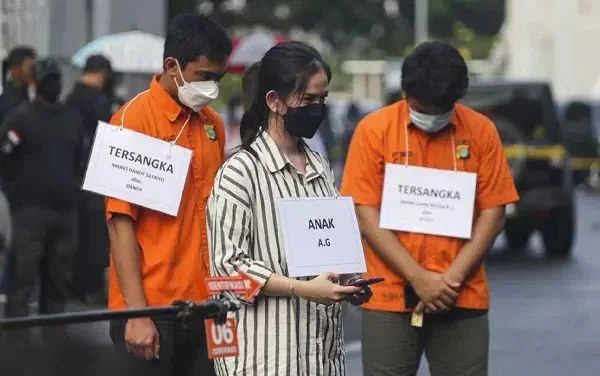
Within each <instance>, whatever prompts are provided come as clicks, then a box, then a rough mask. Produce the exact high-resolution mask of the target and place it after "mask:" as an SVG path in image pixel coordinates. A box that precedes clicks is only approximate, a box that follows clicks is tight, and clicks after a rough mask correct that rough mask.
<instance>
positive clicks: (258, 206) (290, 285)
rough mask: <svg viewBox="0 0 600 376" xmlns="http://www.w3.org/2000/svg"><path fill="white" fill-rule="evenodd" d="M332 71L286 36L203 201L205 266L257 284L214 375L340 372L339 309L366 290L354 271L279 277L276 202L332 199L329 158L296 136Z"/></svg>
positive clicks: (320, 105)
mask: <svg viewBox="0 0 600 376" xmlns="http://www.w3.org/2000/svg"><path fill="white" fill-rule="evenodd" d="M330 78H331V70H330V69H329V67H328V66H327V64H326V63H325V62H324V61H323V60H322V59H321V56H320V55H319V53H318V52H317V51H316V50H315V49H314V48H312V47H309V46H307V45H305V44H303V43H299V42H287V43H283V44H280V45H278V46H275V47H273V48H272V49H271V50H269V51H268V52H267V53H266V54H265V56H264V57H263V59H262V61H261V65H260V69H259V72H258V82H257V83H258V85H257V88H256V92H255V95H254V100H253V103H252V105H251V107H250V109H248V111H247V112H246V113H245V114H244V117H243V119H242V123H241V129H240V132H241V139H242V146H241V150H240V151H239V152H237V153H236V154H234V155H233V156H232V157H231V158H229V159H228V160H227V161H226V162H225V164H224V165H223V166H222V167H221V169H220V170H219V172H218V174H217V177H216V179H215V185H214V188H213V192H212V194H211V196H210V198H209V202H208V211H207V215H208V227H209V236H210V249H211V270H212V272H213V274H214V275H218V276H227V275H235V274H236V273H237V270H242V271H244V272H245V273H246V274H248V275H250V276H251V277H253V278H255V279H256V280H257V281H259V282H260V283H261V285H262V289H261V293H260V294H259V296H258V297H257V298H256V299H255V301H254V302H253V303H252V304H249V305H244V306H243V307H242V309H241V310H240V311H239V312H237V313H236V316H237V317H236V318H237V321H238V339H239V348H240V353H239V356H237V357H233V358H223V359H219V360H217V361H216V363H215V368H216V371H217V374H219V375H220V376H225V375H248V376H259V375H260V376H263V375H264V376H269V375H273V376H275V375H277V376H286V375H290V376H296V375H298V376H300V375H344V374H345V356H344V344H343V329H342V307H341V304H340V302H341V301H342V300H345V299H349V300H351V301H352V302H353V303H354V304H361V303H363V302H364V301H366V300H368V299H369V297H370V290H369V289H368V288H363V289H362V290H361V288H358V287H354V286H348V285H344V283H345V284H347V279H349V278H350V277H355V276H338V275H336V274H334V273H326V274H322V275H320V276H318V277H316V278H312V279H310V278H301V279H292V278H288V277H287V262H286V257H285V251H284V249H283V240H282V238H281V232H280V230H279V229H280V227H281V226H280V223H279V218H278V215H277V208H276V202H277V200H278V199H279V198H287V197H296V198H302V197H332V196H336V195H337V190H336V188H335V186H334V179H333V174H332V172H331V169H330V167H329V163H328V162H327V160H326V159H325V158H324V157H322V156H321V155H319V154H317V153H315V152H314V151H312V150H311V149H310V148H308V147H307V146H306V144H305V143H304V142H303V141H302V139H301V138H302V137H307V138H310V137H312V136H313V135H314V134H315V132H316V130H317V129H318V127H319V125H320V124H321V121H322V120H323V116H324V114H325V104H324V101H325V98H326V97H327V93H328V90H329V80H330Z"/></svg>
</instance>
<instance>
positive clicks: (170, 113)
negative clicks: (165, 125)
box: [150, 75, 189, 123]
mask: <svg viewBox="0 0 600 376" xmlns="http://www.w3.org/2000/svg"><path fill="white" fill-rule="evenodd" d="M159 80H160V75H156V76H154V77H153V78H152V82H151V83H150V95H151V96H152V98H153V99H154V100H155V101H156V102H158V105H159V106H160V108H162V109H163V110H164V111H165V115H166V116H167V118H168V119H169V121H170V122H171V123H173V122H175V120H177V118H178V117H179V115H180V114H181V113H182V112H186V115H187V111H189V110H187V109H185V108H183V107H181V106H180V105H179V103H177V101H175V99H173V97H171V96H170V95H169V93H167V91H166V90H165V89H164V88H163V87H162V86H161V85H160V83H159Z"/></svg>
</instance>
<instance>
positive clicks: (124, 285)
mask: <svg viewBox="0 0 600 376" xmlns="http://www.w3.org/2000/svg"><path fill="white" fill-rule="evenodd" d="M231 49H232V43H231V39H230V38H229V37H228V36H227V33H226V32H225V30H223V28H222V27H221V26H219V25H218V24H217V23H215V22H214V21H212V20H210V19H209V18H207V17H205V16H201V15H197V14H193V13H189V14H181V15H178V16H176V17H175V18H173V19H172V20H171V22H170V24H169V27H168V30H167V35H166V38H165V44H164V55H163V70H164V71H163V73H162V74H159V75H157V76H155V77H153V78H152V80H151V82H150V88H149V89H148V90H146V91H144V92H142V93H140V94H138V95H137V96H136V97H134V99H132V100H131V101H130V102H129V103H127V104H126V105H125V106H124V107H123V108H122V109H120V110H119V111H117V112H116V113H115V115H113V118H112V119H111V123H112V124H115V125H123V126H124V127H126V128H128V129H131V130H134V131H136V132H139V133H143V134H145V135H148V136H150V137H154V138H159V139H162V140H168V141H170V142H173V143H175V144H177V145H179V146H181V147H184V148H187V149H190V150H191V151H192V160H191V163H190V166H189V171H188V175H187V179H186V181H185V185H184V187H183V193H182V196H181V201H180V204H179V212H178V214H177V216H176V217H173V216H171V215H167V214H164V213H161V212H158V211H156V210H151V209H147V208H144V207H140V206H138V205H134V204H131V203H129V202H126V201H123V200H119V199H116V198H112V197H107V198H106V219H107V221H108V229H109V238H110V268H109V269H110V272H109V299H108V307H109V309H111V310H113V309H125V308H144V307H155V306H165V305H172V304H173V303H174V302H175V301H177V300H182V301H193V302H196V303H199V302H202V301H205V300H207V299H208V298H209V295H208V292H207V291H206V285H205V281H204V279H205V277H208V276H209V275H210V271H209V270H210V269H209V255H208V239H207V234H206V214H205V213H206V211H205V210H206V209H205V208H206V203H207V200H208V196H209V194H210V191H211V189H212V184H213V181H214V178H215V175H216V173H217V170H218V169H219V167H220V166H221V164H222V163H223V159H224V148H225V129H224V126H223V120H222V119H221V117H220V116H219V114H218V113H217V112H216V111H215V110H214V109H212V108H211V107H210V106H209V105H210V103H212V101H214V100H215V99H217V97H218V94H219V83H220V81H221V79H222V78H223V77H224V75H225V74H226V72H227V60H228V58H229V54H231ZM191 321H194V320H191ZM189 324H190V325H187V327H184V326H183V325H182V323H181V320H180V318H179V317H177V315H168V316H161V317H157V318H154V319H152V318H148V317H144V318H135V319H129V320H115V321H112V322H111V323H110V336H111V339H112V341H113V343H114V344H115V346H116V348H117V350H118V351H117V355H118V357H119V362H120V365H121V367H122V369H123V370H124V372H128V373H129V374H131V375H145V376H147V375H211V374H213V373H214V365H213V362H212V361H211V360H210V359H209V358H208V352H207V345H206V334H205V327H204V322H203V321H202V320H200V321H199V322H198V323H197V324H198V325H196V323H194V322H190V323H189Z"/></svg>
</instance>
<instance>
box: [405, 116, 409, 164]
mask: <svg viewBox="0 0 600 376" xmlns="http://www.w3.org/2000/svg"><path fill="white" fill-rule="evenodd" d="M408 153H409V148H408V121H407V122H405V123H404V167H408Z"/></svg>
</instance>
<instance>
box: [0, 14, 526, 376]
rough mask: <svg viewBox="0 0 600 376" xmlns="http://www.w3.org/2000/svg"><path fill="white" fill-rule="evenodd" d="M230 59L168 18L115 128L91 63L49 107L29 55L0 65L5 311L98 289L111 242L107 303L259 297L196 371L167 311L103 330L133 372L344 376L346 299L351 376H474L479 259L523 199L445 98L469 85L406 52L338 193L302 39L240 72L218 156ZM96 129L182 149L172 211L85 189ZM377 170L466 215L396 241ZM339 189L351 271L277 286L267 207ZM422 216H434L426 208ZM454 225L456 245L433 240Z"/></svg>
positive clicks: (432, 60) (480, 350)
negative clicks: (186, 155) (240, 286)
mask: <svg viewBox="0 0 600 376" xmlns="http://www.w3.org/2000/svg"><path fill="white" fill-rule="evenodd" d="M231 49H232V43H231V39H230V38H229V36H228V35H227V33H226V32H225V30H224V29H223V28H221V27H220V26H219V25H218V24H217V23H215V22H214V21H212V20H211V19H209V18H207V17H205V16H200V15H196V14H184V15H180V16H177V17H175V18H174V19H173V20H172V21H171V23H170V24H169V27H168V30H167V34H166V39H165V48H164V58H163V67H164V71H163V72H162V73H161V74H158V75H156V76H155V77H153V78H152V79H151V82H150V85H149V89H148V90H146V91H144V92H142V93H140V94H138V95H137V96H135V97H134V98H133V99H132V100H131V101H129V102H128V103H127V104H126V105H125V106H123V107H122V108H121V109H119V110H118V111H117V112H116V113H115V114H114V115H113V116H112V117H111V116H110V112H109V111H108V105H107V104H108V102H109V100H108V99H107V98H106V97H104V92H105V91H104V89H105V88H104V86H105V85H106V84H107V82H110V79H108V78H109V77H110V74H111V69H110V66H109V65H108V64H107V62H106V61H105V60H103V59H101V58H100V57H93V58H90V59H89V60H88V64H87V66H86V68H85V69H84V74H83V76H82V77H81V79H80V82H79V83H78V84H77V86H76V87H75V89H74V91H73V93H72V95H71V96H70V97H69V99H68V100H67V101H66V103H65V104H64V105H63V104H61V103H60V102H59V100H58V98H59V93H60V87H61V85H60V73H59V70H58V69H57V68H56V65H55V64H54V63H53V62H52V61H51V60H48V59H45V60H40V61H36V58H35V54H34V53H33V52H32V51H31V50H25V49H24V50H18V51H17V52H15V56H16V57H12V60H11V58H9V67H10V73H11V81H9V86H8V87H7V89H5V90H6V91H5V93H6V95H7V97H6V98H5V99H0V101H1V102H2V104H1V105H0V108H4V107H9V104H11V105H12V107H13V108H14V109H12V110H9V111H8V112H7V114H6V115H5V116H4V120H3V126H2V132H1V134H2V135H4V137H5V142H4V144H3V147H2V153H3V154H2V158H3V160H2V167H3V169H4V168H5V166H6V169H7V172H6V178H5V180H4V187H5V190H6V192H7V196H8V198H9V202H10V205H11V210H12V211H13V223H14V227H13V228H14V234H13V242H12V246H11V255H12V258H11V259H10V261H9V264H8V268H9V272H8V276H9V278H8V310H7V313H8V315H9V316H11V317H15V316H22V315H26V314H27V304H26V303H27V299H28V295H30V294H31V293H32V291H33V287H34V283H35V280H36V278H38V277H41V278H42V279H43V281H44V282H43V283H42V285H41V286H42V293H41V299H42V301H43V303H42V304H41V305H40V310H41V311H43V312H59V311H61V310H62V309H63V308H64V299H65V297H66V295H67V293H66V291H67V290H68V289H69V286H70V285H72V284H73V283H75V284H76V285H79V286H81V287H82V290H81V291H80V292H79V293H80V294H83V293H86V292H88V291H93V290H95V288H96V287H97V286H95V284H94V283H93V282H89V281H85V280H86V279H87V278H90V277H93V276H95V275H96V273H97V272H98V270H95V267H96V266H98V265H102V264H103V262H97V261H98V260H100V261H102V260H104V259H105V258H107V250H108V248H110V257H109V264H110V266H109V271H110V272H109V278H108V284H109V299H108V307H109V309H113V310H114V309H124V308H143V307H151V306H160V305H169V304H171V303H172V302H173V301H176V300H191V301H196V302H200V301H203V300H206V299H208V298H209V294H208V292H207V290H206V286H205V284H204V278H206V277H208V276H232V275H236V274H237V273H238V272H243V273H245V274H246V275H248V276H249V277H250V278H252V279H254V280H255V281H256V282H257V283H258V284H259V285H260V291H259V294H258V296H257V297H256V298H255V299H254V300H253V301H247V302H246V303H247V304H245V305H243V306H242V308H241V310H240V311H239V312H237V313H236V314H235V317H236V319H237V322H238V326H237V337H238V341H239V350H238V352H239V353H238V355H237V356H233V357H226V358H220V359H217V360H216V361H213V360H211V359H209V357H208V355H207V345H206V333H205V327H204V325H198V326H194V325H191V326H189V325H188V326H186V327H182V326H181V325H180V324H179V320H178V318H177V317H176V316H164V317H161V318H154V319H153V318H133V319H127V320H117V321H113V322H111V323H110V335H111V338H112V340H113V342H114V344H115V346H116V349H117V353H118V355H119V356H120V362H121V367H122V369H124V370H126V371H127V372H129V374H132V375H138V374H139V375H142V374H143V375H200V374H202V375H210V374H216V375H219V376H225V375H253V376H258V375H309V374H310V375H344V374H345V351H344V345H343V330H342V320H343V316H342V307H343V304H344V303H345V302H349V303H351V304H354V305H358V306H362V307H363V308H364V310H363V312H364V314H363V326H364V328H363V329H364V330H363V336H362V341H363V344H362V349H363V350H362V351H363V367H364V374H365V375H368V376H371V375H415V374H416V372H417V370H418V368H419V362H420V359H421V355H422V354H423V353H425V354H426V356H427V358H428V360H429V365H430V370H431V373H432V375H434V376H440V375H454V376H483V375H487V373H488V348H489V325H488V316H487V311H488V308H489V296H488V287H487V280H486V276H485V272H484V269H483V259H484V255H485V253H486V252H487V250H488V249H489V248H490V247H491V245H492V243H493V241H494V239H495V237H496V236H497V235H498V233H499V232H500V231H501V229H502V223H503V216H504V206H505V205H506V204H509V203H512V202H515V201H517V200H518V199H519V197H518V194H517V192H516V189H515V186H514V183H513V180H512V177H511V174H510V171H509V168H508V165H507V162H506V159H505V158H504V154H503V152H502V145H501V142H500V138H499V137H498V133H497V131H496V128H495V127H494V125H493V123H491V121H489V120H488V119H487V118H485V117H484V116H483V115H481V114H478V113H476V112H475V111H473V110H471V109H469V108H467V107H465V106H462V105H460V104H458V103H457V102H458V100H459V99H461V98H462V97H463V96H464V95H465V92H466V89H467V87H468V72H467V66H466V63H465V61H464V60H463V58H462V57H461V56H460V54H459V53H458V51H457V50H456V49H454V48H453V47H452V46H450V45H448V44H445V43H441V42H428V43H425V44H422V45H420V46H418V47H417V48H416V49H415V50H414V51H413V52H412V53H411V54H410V55H409V56H408V57H407V58H406V59H405V62H404V64H403V68H402V88H403V98H402V99H400V100H398V101H397V102H395V103H393V104H391V105H390V106H387V107H384V108H382V109H380V110H378V111H375V112H374V113H372V114H370V115H368V116H367V117H365V118H364V119H363V120H361V121H360V123H359V125H358V127H357V128H356V130H355V132H354V135H353V136H352V138H351V139H349V140H348V143H349V147H348V156H347V161H346V166H345V171H344V175H343V179H342V185H341V192H339V191H338V189H337V187H336V184H335V180H334V176H333V172H332V168H331V167H330V163H329V161H328V159H327V157H326V156H325V155H324V154H322V153H319V152H318V151H316V150H315V147H313V146H311V145H310V140H313V137H314V136H315V135H316V134H318V132H319V130H320V126H321V125H322V122H323V120H324V118H325V117H326V115H327V104H326V99H327V96H328V94H329V87H330V82H331V80H332V76H333V74H332V71H331V69H330V67H329V65H328V64H327V63H326V62H325V61H324V59H323V58H322V57H321V55H320V54H319V52H317V50H315V49H314V48H313V47H311V46H309V45H307V44H304V43H301V42H295V41H292V42H285V43H282V44H279V45H277V46H275V47H273V48H272V49H270V50H269V51H268V52H267V53H266V54H265V55H264V57H263V58H262V59H261V60H260V61H259V62H258V63H256V64H255V65H253V66H252V67H251V68H250V69H249V70H248V71H247V72H246V74H245V76H244V80H243V83H244V84H243V92H244V94H243V97H242V98H240V99H238V100H237V101H236V102H235V103H234V105H233V106H232V109H233V110H232V112H234V113H235V114H236V115H235V116H236V117H238V118H240V119H239V120H240V121H239V122H240V125H239V139H238V140H237V141H233V140H229V142H234V143H235V145H239V146H238V147H237V148H232V149H231V150H232V151H231V152H230V153H228V155H226V151H225V150H226V148H227V142H228V141H227V137H228V135H227V132H226V130H225V127H224V125H223V120H222V119H221V117H220V116H219V115H218V113H217V112H216V111H215V110H213V109H212V108H211V107H210V103H211V102H212V101H214V100H215V99H216V98H217V96H218V93H219V81H220V80H221V79H222V78H223V77H224V75H225V74H226V73H227V60H228V56H229V54H230V53H231ZM32 84H33V85H32ZM30 87H33V88H34V92H35V95H34V99H33V100H32V101H30V100H29V96H28V95H30V94H28V93H29V91H28V88H30ZM5 102H6V103H7V104H4V103H5ZM19 103H21V104H19ZM109 118H110V123H111V124H113V125H117V126H122V127H125V128H127V129H130V130H133V131H135V132H138V133H141V134H144V135H147V136H150V137H152V138H155V139H160V140H166V141H165V142H170V143H171V144H177V145H179V146H182V147H183V148H186V149H189V150H191V151H192V158H191V162H190V164H189V172H188V175H187V180H186V181H185V184H184V186H183V191H182V194H181V200H180V204H179V210H178V213H177V214H176V215H175V216H173V215H168V214H164V213H162V212H160V211H158V210H153V209H149V208H147V207H143V206H141V205H136V204H133V203H131V202H128V201H127V200H124V199H122V198H121V199H120V198H116V197H106V198H103V197H102V196H99V195H95V194H92V193H82V192H81V190H80V189H79V186H80V184H81V180H82V177H83V174H84V171H85V163H82V161H85V160H86V153H89V150H90V144H91V141H92V135H93V134H94V129H95V126H96V123H97V121H98V120H109ZM229 137H231V136H229ZM389 165H402V166H404V167H406V169H403V171H411V173H410V174H408V175H401V173H400V172H398V173H397V174H398V175H397V176H398V177H399V179H400V181H401V184H403V185H401V186H400V187H404V188H403V189H404V190H405V191H406V192H409V193H411V192H412V193H411V194H412V195H413V196H423V195H430V196H431V197H434V196H435V197H438V193H435V194H433V193H430V192H438V191H439V190H440V189H443V190H444V192H445V193H444V194H443V195H440V196H439V200H444V199H449V198H450V199H452V200H456V201H454V202H453V203H452V205H454V206H456V207H459V206H460V207H463V206H464V207H466V208H467V210H466V211H465V212H463V214H462V215H460V216H458V217H452V218H451V220H452V222H453V224H452V225H451V224H450V223H449V222H448V226H440V224H439V222H436V221H433V220H431V219H429V220H425V222H434V225H431V224H430V225H428V224H427V223H426V224H422V223H421V224H419V226H421V227H417V226H416V224H417V222H418V221H419V220H420V218H412V217H411V218H407V216H406V215H405V214H404V213H403V212H395V211H393V212H392V214H393V215H392V216H391V218H392V219H391V220H390V221H391V222H393V223H395V224H393V225H391V227H393V228H395V230H391V229H389V228H390V227H382V226H381V223H382V221H381V219H382V217H383V213H384V212H388V211H389V210H390V209H388V208H386V205H390V204H389V203H387V204H386V203H384V202H383V201H384V200H383V194H384V191H385V189H384V185H385V184H386V181H388V180H393V179H394V176H393V175H392V172H390V171H391V169H388V167H389ZM409 168H411V169H409ZM9 170H10V171H9ZM388 174H389V175H388ZM447 174H451V175H452V178H447V176H450V175H447ZM384 175H385V177H386V178H385V179H384ZM419 176H424V177H423V178H420V177H419ZM110 178H111V177H110V176H107V177H106V179H110ZM436 184H437V185H436ZM441 186H443V188H440V187H441ZM411 187H412V188H411ZM394 190H397V188H394ZM453 190H454V191H453ZM448 192H450V193H448ZM452 192H454V193H452ZM339 194H343V195H346V196H350V197H352V199H353V201H354V204H355V207H356V213H357V218H358V223H359V227H360V234H361V235H362V238H363V246H364V251H365V255H366V263H367V273H366V274H365V275H362V276H361V275H358V274H338V273H334V272H326V273H323V274H321V275H318V276H311V277H302V278H292V277H290V273H289V270H288V260H287V259H286V252H285V250H284V240H283V236H282V232H281V228H282V222H281V221H282V219H281V218H280V217H279V216H278V215H277V214H276V212H277V210H276V205H277V202H278V201H279V200H280V199H282V198H283V199H285V198H295V199H298V200H302V199H305V198H310V199H315V198H328V197H329V198H331V197H337V196H338V195H339ZM461 197H462V198H461ZM103 200H104V202H102V201H103ZM442 204H443V205H444V207H449V206H446V205H448V204H446V203H445V202H440V204H439V205H438V206H442ZM468 208H471V209H470V210H471V212H469V209H468ZM392 210H394V209H392ZM431 210H432V211H435V209H431ZM464 213H466V214H464ZM428 215H429V216H432V215H434V214H432V213H431V212H426V211H424V212H423V213H422V216H425V217H427V216H428ZM415 217H418V216H415ZM104 218H105V219H106V222H104ZM396 219H397V223H396V222H394V221H395V220H396ZM402 221H403V222H402ZM471 221H472V225H471ZM457 224H458V227H459V228H469V229H471V230H472V231H471V232H470V235H469V236H460V235H456V234H455V233H448V232H447V231H448V228H446V227H454V225H457ZM402 226H407V227H406V228H404V227H402ZM411 226H412V227H411ZM436 226H437V227H436ZM77 227H79V230H77ZM398 229H400V230H398ZM411 229H412V230H411ZM106 230H108V238H107V237H106V233H105V231H106ZM357 231H358V229H357ZM76 235H77V236H76ZM77 238H79V240H77ZM106 239H108V240H109V242H108V243H107V242H106ZM76 249H77V250H78V251H77V252H75V251H74V250H76ZM74 257H76V259H77V260H79V265H87V266H85V267H81V270H85V272H84V273H85V274H84V275H82V276H80V277H79V278H78V277H77V273H75V275H73V272H72V271H73V270H79V269H78V268H79V267H78V268H75V269H69V268H68V267H67V265H68V264H70V263H72V262H73V260H74ZM91 264H94V267H91ZM40 265H43V266H44V267H43V268H42V269H41V270H42V272H41V275H40V276H38V271H39V270H40V268H39V266H40ZM92 269H93V270H94V271H93V272H92V271H91V270H92ZM374 277H384V280H383V282H381V283H378V284H373V285H372V286H371V287H369V286H367V285H365V284H360V283H358V282H357V281H361V280H362V279H367V278H374ZM84 286H85V287H84Z"/></svg>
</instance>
